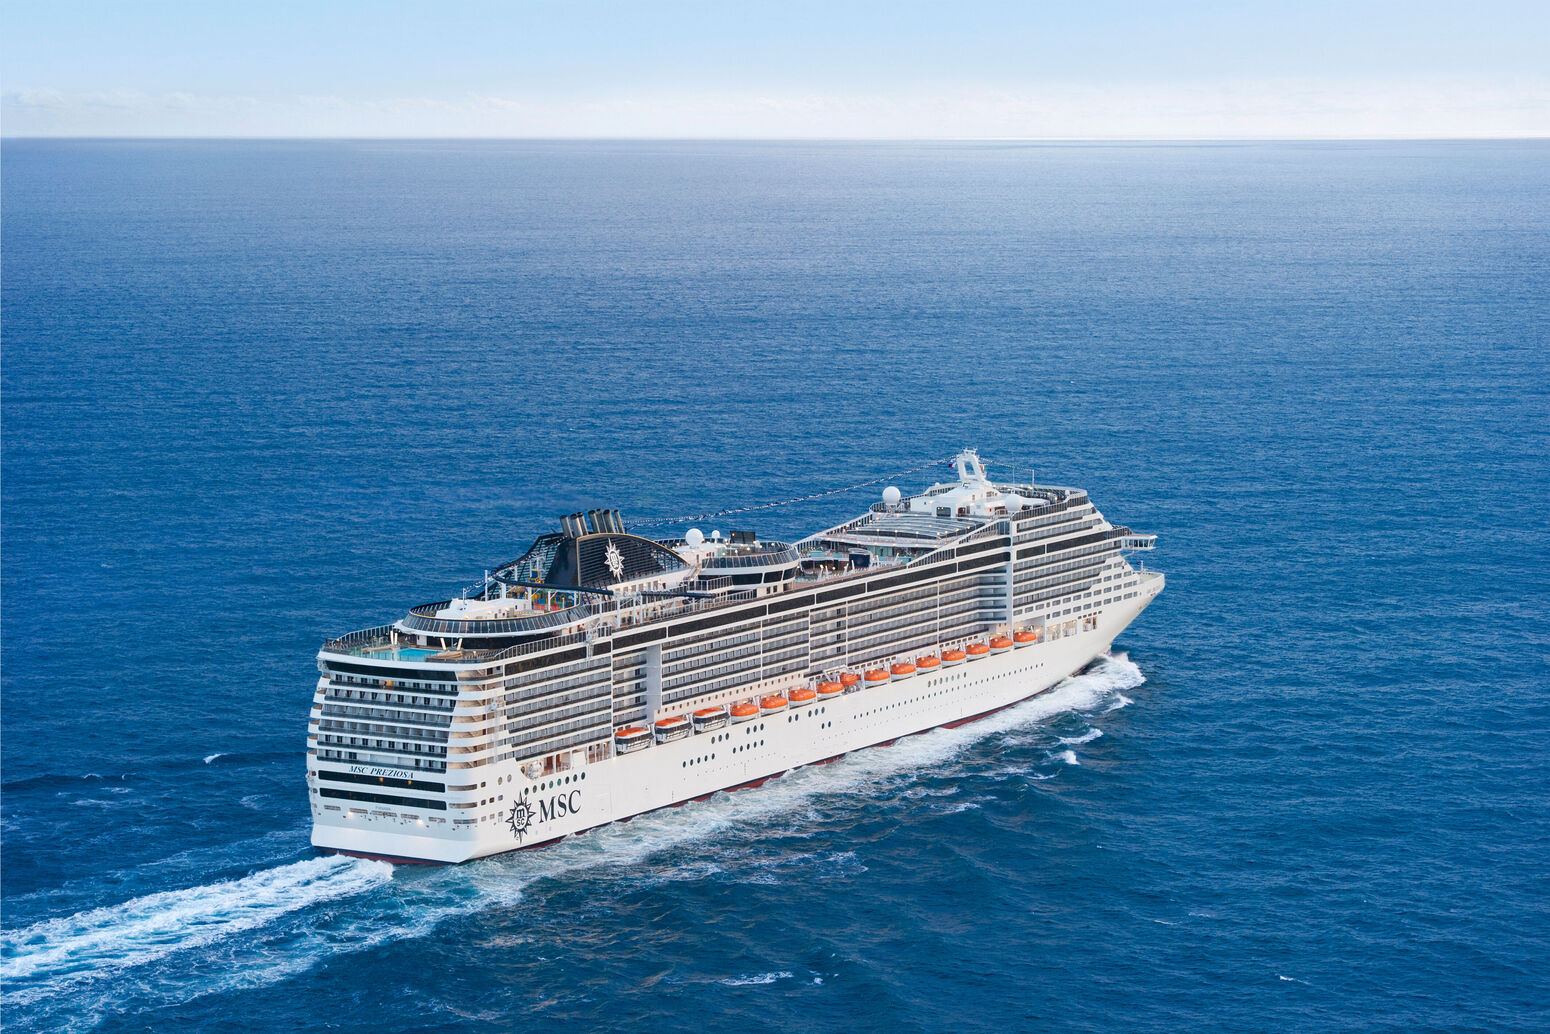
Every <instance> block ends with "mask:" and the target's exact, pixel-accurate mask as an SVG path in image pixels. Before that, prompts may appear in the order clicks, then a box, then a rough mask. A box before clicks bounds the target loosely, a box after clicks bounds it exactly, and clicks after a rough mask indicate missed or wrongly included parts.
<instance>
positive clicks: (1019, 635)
mask: <svg viewBox="0 0 1550 1034" xmlns="http://www.w3.org/2000/svg"><path fill="white" fill-rule="evenodd" d="M1038 641H1039V633H1037V632H1030V631H1028V630H1027V629H1024V630H1023V631H1021V632H1016V633H1013V635H1012V645H1013V646H1015V647H1017V648H1018V649H1019V650H1021V649H1022V648H1023V647H1025V646H1031V645H1032V644H1034V643H1036V642H1038Z"/></svg>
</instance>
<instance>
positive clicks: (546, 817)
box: [538, 790, 581, 822]
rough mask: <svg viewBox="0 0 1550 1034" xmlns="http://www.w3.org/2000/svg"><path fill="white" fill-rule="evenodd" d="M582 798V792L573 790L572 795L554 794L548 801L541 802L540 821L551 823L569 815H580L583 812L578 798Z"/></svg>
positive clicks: (539, 807) (539, 808)
mask: <svg viewBox="0 0 1550 1034" xmlns="http://www.w3.org/2000/svg"><path fill="white" fill-rule="evenodd" d="M580 796H581V791H580V790H572V791H571V792H570V793H557V794H552V795H551V796H550V797H549V799H548V800H547V801H539V802H538V821H539V822H549V821H551V820H553V819H558V818H563V817H565V816H566V815H567V814H569V815H576V814H579V813H580V812H581V805H580V804H579V803H578V802H577V800H576V798H578V797H580Z"/></svg>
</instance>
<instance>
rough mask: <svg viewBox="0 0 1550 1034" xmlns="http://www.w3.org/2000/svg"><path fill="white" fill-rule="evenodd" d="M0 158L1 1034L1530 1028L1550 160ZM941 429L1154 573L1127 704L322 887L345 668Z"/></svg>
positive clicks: (913, 155)
mask: <svg viewBox="0 0 1550 1034" xmlns="http://www.w3.org/2000/svg"><path fill="white" fill-rule="evenodd" d="M0 162H3V171H4V175H3V204H0V218H3V227H0V231H3V232H0V247H3V280H0V321H3V327H0V331H3V333H0V341H3V364H0V390H3V396H0V421H3V426H0V433H3V437H0V448H3V467H0V522H3V560H0V563H3V568H0V570H3V595H0V630H3V631H0V658H3V660H0V664H3V674H0V679H3V683H0V685H3V704H4V709H3V741H0V742H3V769H4V771H3V786H0V792H3V811H0V816H3V827H0V833H3V839H0V852H3V856H0V861H3V876H0V891H3V901H0V906H3V926H4V929H3V936H0V977H3V980H4V987H3V990H0V1010H3V1017H4V1022H5V1024H6V1026H7V1028H8V1029H12V1030H17V1031H28V1030H35V1031H55V1030H72V1031H75V1030H96V1031H103V1032H120V1031H166V1030H178V1031H198V1032H206V1031H210V1032H215V1031H226V1030H229V1029H231V1025H232V1024H233V1022H235V1021H239V1020H240V1024H241V1026H242V1027H244V1028H245V1029H250V1030H254V1031H276V1032H279V1031H286V1032H289V1031H294V1030H319V1029H343V1030H373V1031H383V1032H391V1031H410V1030H435V1031H473V1030H481V1031H482V1030H488V1029H502V1030H505V1029H519V1028H527V1027H537V1026H541V1027H543V1028H545V1029H577V1030H591V1029H603V1028H607V1029H629V1030H639V1031H667V1030H682V1029H686V1028H694V1029H712V1030H719V1029H738V1030H744V1031H751V1032H757V1031H772V1032H773V1031H779V1032H789V1031H829V1030H836V1029H845V1030H853V1031H879V1032H890V1034H892V1032H897V1031H916V1030H919V1031H925V1030H933V1031H934V1030H955V1031H956V1030H963V1031H998V1032H1003V1031H1009V1030H1031V1029H1049V1028H1059V1029H1065V1030H1093V1031H1159V1032H1161V1031H1177V1030H1179V1029H1183V1028H1188V1029H1191V1030H1196V1031H1240V1030H1310V1031H1414V1030H1490V1031H1530V1030H1543V1029H1546V1028H1547V1027H1550V1007H1547V1004H1546V1003H1547V1001H1550V970H1547V965H1546V962H1547V960H1550V698H1547V690H1550V677H1547V676H1550V635H1547V633H1546V629H1545V623H1544V621H1545V614H1546V608H1547V604H1550V575H1547V572H1546V566H1545V561H1544V558H1543V545H1544V543H1545V542H1546V541H1547V533H1550V518H1547V515H1546V508H1547V505H1550V357H1547V353H1550V144H1546V143H1543V142H1539V143H1384V144H1273V143H1266V144H1241V145H1178V144H1175V145H1168V144H1153V145H1122V144H1112V145H1107V144H1106V145H1096V144H1095V145H1085V144H1084V145H1039V146H1029V145H1020V144H972V145H971V144H962V145H957V144H953V145H949V144H943V145H905V144H877V145H842V144H730V143H727V144H721V143H703V144H701V143H674V144H649V143H630V144H622V143H621V144H606V143H598V144H562V143H520V144H517V143H477V144H461V143H372V142H352V143H237V142H221V143H188V142H184V143H165V142H163V143H100V142H71V143H45V142H30V141H6V142H5V143H4V145H3V150H0ZM962 445H973V446H977V447H978V448H979V449H980V450H981V451H982V452H983V453H984V454H985V455H987V456H988V457H990V458H992V459H999V460H1002V461H1005V462H1006V463H1008V464H1009V465H1011V466H1013V467H1021V468H1024V469H1026V468H1027V467H1029V466H1034V467H1036V469H1037V470H1038V473H1039V477H1040V479H1041V480H1047V481H1052V482H1056V483H1067V484H1076V485H1081V486H1084V487H1086V488H1088V489H1090V490H1091V492H1092V493H1093V497H1094V499H1095V500H1096V501H1097V502H1098V503H1099V505H1100V506H1101V507H1102V508H1103V509H1104V510H1105V512H1106V513H1107V514H1108V516H1110V517H1111V518H1112V519H1114V520H1115V521H1116V522H1117V523H1124V524H1128V525H1130V526H1132V527H1135V528H1137V529H1141V530H1147V531H1154V532H1156V533H1157V534H1158V535H1159V549H1158V551H1157V553H1155V554H1153V555H1150V556H1149V557H1148V558H1147V560H1148V562H1149V563H1150V564H1151V565H1152V566H1155V567H1157V568H1159V569H1161V570H1164V571H1166V572H1167V573H1168V575H1169V583H1168V589H1167V591H1166V592H1165V593H1164V595H1163V596H1162V597H1161V599H1160V600H1159V601H1158V602H1157V603H1156V604H1155V605H1154V606H1153V607H1152V608H1151V609H1150V610H1148V611H1147V612H1146V613H1145V614H1143V615H1142V617H1141V619H1140V620H1139V621H1138V622H1137V623H1136V624H1135V625H1134V626H1133V627H1132V628H1131V629H1130V630H1129V631H1127V632H1126V633H1125V634H1124V635H1123V636H1122V637H1121V639H1120V641H1119V642H1118V643H1117V644H1116V650H1117V651H1118V652H1117V653H1116V655H1115V656H1114V657H1113V658H1111V659H1109V660H1106V661H1104V662H1102V663H1100V664H1099V665H1098V666H1097V667H1096V668H1095V669H1094V670H1093V671H1091V672H1089V673H1088V674H1086V675H1084V676H1081V677H1080V678H1078V679H1075V680H1073V681H1072V682H1071V683H1069V684H1067V685H1065V686H1064V687H1062V688H1061V689H1060V690H1058V691H1057V692H1056V693H1055V694H1053V695H1052V696H1050V697H1048V698H1044V699H1041V700H1038V701H1035V702H1033V703H1030V704H1028V705H1025V706H1023V707H1022V708H1019V709H1016V710H1013V711H1009V712H1005V713H1003V714H1002V715H1000V716H997V718H996V719H994V720H992V721H988V722H985V723H982V724H979V725H975V726H969V727H966V728H964V729H961V730H957V731H951V732H948V731H943V732H938V733H933V734H931V735H927V736H922V737H915V738H913V739H911V740H909V741H907V742H905V743H901V744H900V745H899V746H897V747H894V748H889V749H887V750H874V751H868V752H863V753H861V754H857V755H853V756H851V757H850V758H847V759H846V760H844V761H842V762H840V763H837V764H835V765H831V766H828V767H825V768H820V769H809V770H803V771H801V772H798V773H795V774H793V775H791V776H789V777H787V778H786V779H783V780H780V781H778V782H776V783H772V784H770V785H769V786H767V787H765V788H764V789H763V790H761V791H759V792H757V793H745V794H739V795H736V796H735V797H731V798H728V797H726V796H724V795H723V796H718V797H717V798H714V799H712V800H711V801H709V802H706V803H704V804H700V805H691V806H689V807H686V808H684V809H681V810H676V811H673V812H670V813H668V814H666V815H658V816H652V817H650V818H646V819H642V820H638V821H636V822H632V823H630V824H628V825H622V826H618V827H613V828H610V829H607V830H604V831H600V832H597V833H594V834H591V835H588V836H586V837H582V838H578V839H575V840H572V841H567V842H565V843H563V844H561V845H559V846H558V847H556V848H554V849H551V850H546V851H542V852H526V853H522V854H518V855H511V856H505V857H502V858H496V859H490V860H486V861H482V862H478V863H475V864H472V865H469V866H465V867H461V868H456V869H420V868H409V867H402V868H393V867H390V866H387V865H384V864H382V863H375V862H369V861H359V860H348V859H336V858H329V857H321V856H316V855H314V854H313V853H312V852H311V851H310V849H309V848H308V846H307V833H308V815H307V798H306V795H305V788H304V785H303V763H302V751H303V747H304V737H305V727H306V713H307V709H308V706H309V701H310V698H311V693H312V687H313V683H314V679H315V671H314V668H313V654H314V651H315V650H316V648H317V646H318V644H319V643H320V642H321V640H322V639H323V638H324V637H325V636H327V635H332V634H337V633H339V632H342V631H346V630H350V629H354V628H360V627H365V626H369V625H374V624H377V623H379V622H382V621H386V620H390V619H392V618H394V617H395V616H397V615H398V614H400V613H401V612H402V610H403V608H404V607H406V606H407V605H409V604H411V603H415V602H420V601H424V600H429V599H440V598H444V597H445V596H446V595H447V594H448V593H449V592H455V591H457V590H458V589H459V588H460V587H462V586H464V585H466V584H468V583H470V582H472V581H474V580H476V579H477V578H478V576H479V573H480V572H481V571H482V570H483V569H484V568H486V567H488V566H490V565H491V564H492V563H494V562H497V561H500V560H505V559H508V558H510V557H511V556H514V555H516V553H517V552H519V551H520V550H521V549H522V548H524V547H525V545H526V544H527V542H528V541H529V540H530V539H531V537H532V536H534V535H535V534H537V533H538V532H541V531H544V530H547V529H548V528H549V527H551V526H552V524H553V522H554V520H555V518H556V517H557V516H558V515H559V514H561V513H565V512H569V511H571V510H575V509H578V508H582V507H586V506H597V505H613V506H618V507H620V508H621V509H622V510H623V511H624V512H625V514H626V518H627V519H628V518H629V517H630V516H632V515H633V516H638V517H643V516H648V515H670V514H675V513H684V512H695V511H700V510H707V509H716V508H720V507H728V506H735V505H740V504H746V503H753V502H759V501H764V500H769V499H779V498H783V497H787V496H794V495H802V494H807V493H810V492H813V491H816V490H819V489H823V488H828V487H834V486H837V485H844V484H849V483H854V482H858V481H862V480H865V479H867V478H870V477H875V476H880V475H884V474H887V473H889V472H891V471H895V470H899V469H902V468H905V467H910V466H913V465H915V464H917V463H920V462H923V461H925V460H929V459H932V458H935V457H944V456H947V455H949V454H950V453H951V452H953V451H954V450H955V449H956V448H958V447H960V446H962ZM904 487H907V488H908V487H914V486H913V485H910V484H907V483H906V484H905V486H904ZM869 501H870V497H869V496H868V495H867V494H866V493H862V494H859V495H858V496H855V497H840V498H831V499H826V500H820V501H815V502H812V503H808V504H803V505H799V506H793V507H788V508H784V509H779V510H774V511H770V512H768V513H765V514H761V515H759V517H758V518H757V522H756V527H758V528H759V529H760V530H761V531H764V532H767V533H770V534H778V535H797V534H801V533H804V532H806V531H808V530H811V529H813V528H815V527H817V526H818V525H819V523H820V522H828V521H834V520H838V519H841V518H842V517H844V516H845V515H847V514H849V513H851V512H853V511H856V510H858V509H860V508H861V507H862V506H864V505H865V504H866V503H867V502H869Z"/></svg>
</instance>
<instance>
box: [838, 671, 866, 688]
mask: <svg viewBox="0 0 1550 1034" xmlns="http://www.w3.org/2000/svg"><path fill="white" fill-rule="evenodd" d="M840 685H842V686H844V687H845V692H847V693H854V692H855V691H856V690H858V689H860V688H861V676H860V675H857V674H856V673H855V672H853V671H847V672H845V673H843V674H842V675H840Z"/></svg>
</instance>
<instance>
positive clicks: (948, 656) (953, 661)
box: [942, 650, 964, 668]
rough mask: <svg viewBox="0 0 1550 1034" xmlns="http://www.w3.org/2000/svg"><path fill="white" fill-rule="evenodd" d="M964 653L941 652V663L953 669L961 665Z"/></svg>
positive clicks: (958, 651) (960, 651)
mask: <svg viewBox="0 0 1550 1034" xmlns="http://www.w3.org/2000/svg"><path fill="white" fill-rule="evenodd" d="M963 658H964V652H963V651H962V650H943V651H942V663H943V664H944V665H945V666H947V667H949V668H952V667H955V666H957V665H959V664H962V663H963Z"/></svg>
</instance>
